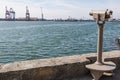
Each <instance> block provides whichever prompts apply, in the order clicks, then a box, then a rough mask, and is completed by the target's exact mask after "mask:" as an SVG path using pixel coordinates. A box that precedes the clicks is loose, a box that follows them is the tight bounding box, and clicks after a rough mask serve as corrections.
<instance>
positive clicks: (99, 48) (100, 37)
mask: <svg viewBox="0 0 120 80" xmlns="http://www.w3.org/2000/svg"><path fill="white" fill-rule="evenodd" d="M103 28H104V24H98V43H97V53H98V54H97V61H96V64H99V65H102V64H103V62H102V43H103Z"/></svg>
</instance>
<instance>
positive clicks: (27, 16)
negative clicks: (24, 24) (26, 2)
mask: <svg viewBox="0 0 120 80" xmlns="http://www.w3.org/2000/svg"><path fill="white" fill-rule="evenodd" d="M26 20H27V21H29V20H30V12H29V9H28V6H26Z"/></svg>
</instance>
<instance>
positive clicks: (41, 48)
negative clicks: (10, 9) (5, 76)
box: [0, 21, 120, 63]
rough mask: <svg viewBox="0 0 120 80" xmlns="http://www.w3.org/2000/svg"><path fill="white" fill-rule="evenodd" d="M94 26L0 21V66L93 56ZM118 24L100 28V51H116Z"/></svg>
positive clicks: (119, 35) (51, 22)
mask: <svg viewBox="0 0 120 80" xmlns="http://www.w3.org/2000/svg"><path fill="white" fill-rule="evenodd" d="M97 29H98V27H97V25H96V23H95V22H57V21H1V22H0V63H8V62H14V61H24V60H33V59H43V58H51V57H59V56H70V55H78V54H86V53H93V52H94V53H95V52H96V49H97ZM118 37H120V22H107V23H106V24H105V27H104V44H103V51H111V50H117V49H119V47H118V45H117V44H116V42H115V39H116V38H118Z"/></svg>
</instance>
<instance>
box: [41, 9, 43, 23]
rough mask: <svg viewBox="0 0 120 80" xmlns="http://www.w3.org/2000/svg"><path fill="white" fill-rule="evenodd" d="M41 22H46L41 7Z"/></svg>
mask: <svg viewBox="0 0 120 80" xmlns="http://www.w3.org/2000/svg"><path fill="white" fill-rule="evenodd" d="M41 20H42V21H43V20H44V16H43V8H42V7H41Z"/></svg>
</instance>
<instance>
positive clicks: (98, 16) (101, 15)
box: [89, 9, 113, 23]
mask: <svg viewBox="0 0 120 80" xmlns="http://www.w3.org/2000/svg"><path fill="white" fill-rule="evenodd" d="M89 14H90V15H91V16H93V18H94V19H95V20H96V22H97V23H99V21H100V22H103V23H105V21H108V20H109V19H110V18H111V15H112V14H113V11H111V10H110V11H108V9H107V10H105V11H102V10H99V11H97V10H93V11H92V12H90V13H89Z"/></svg>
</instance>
